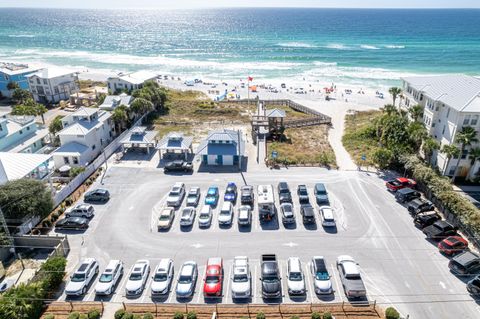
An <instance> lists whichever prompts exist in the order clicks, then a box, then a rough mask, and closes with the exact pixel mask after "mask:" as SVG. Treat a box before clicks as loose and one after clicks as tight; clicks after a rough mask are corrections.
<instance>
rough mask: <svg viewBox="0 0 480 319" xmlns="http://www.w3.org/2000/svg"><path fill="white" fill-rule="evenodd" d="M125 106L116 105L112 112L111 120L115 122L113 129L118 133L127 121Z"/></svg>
mask: <svg viewBox="0 0 480 319" xmlns="http://www.w3.org/2000/svg"><path fill="white" fill-rule="evenodd" d="M127 110H128V109H127V107H126V106H125V105H123V104H122V105H120V106H118V107H117V108H116V109H115V110H113V113H112V120H113V122H114V123H115V131H116V132H117V133H120V132H121V131H122V129H123V128H124V127H125V123H126V122H127V121H128V113H127Z"/></svg>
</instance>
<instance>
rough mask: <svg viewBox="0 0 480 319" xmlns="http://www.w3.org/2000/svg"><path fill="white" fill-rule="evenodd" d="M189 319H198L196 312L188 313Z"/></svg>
mask: <svg viewBox="0 0 480 319" xmlns="http://www.w3.org/2000/svg"><path fill="white" fill-rule="evenodd" d="M187 319H197V313H196V312H195V311H190V312H188V313H187Z"/></svg>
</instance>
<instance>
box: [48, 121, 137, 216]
mask: <svg viewBox="0 0 480 319" xmlns="http://www.w3.org/2000/svg"><path fill="white" fill-rule="evenodd" d="M145 116H146V114H145V115H143V116H142V117H141V118H140V119H139V120H138V121H137V122H135V124H134V125H133V126H132V127H131V128H130V130H131V129H132V128H134V127H135V126H138V125H140V124H141V123H142V120H143V118H144V117H145ZM130 130H126V131H125V132H123V133H122V134H120V135H119V136H117V137H116V138H115V139H114V140H113V141H112V142H111V143H110V144H108V145H107V147H105V148H104V150H103V152H102V153H100V154H99V155H98V157H97V158H96V159H95V160H94V161H93V162H92V163H91V164H90V165H88V166H86V167H85V171H83V172H82V173H80V174H78V175H77V176H76V177H75V178H74V179H72V180H71V181H70V183H68V185H67V186H65V187H64V188H62V189H61V190H60V191H59V192H58V193H56V194H55V195H54V196H53V204H54V207H57V206H58V205H59V204H60V203H61V202H63V201H64V200H65V198H67V197H68V196H70V194H72V193H73V192H74V191H75V190H76V189H77V188H78V187H79V186H80V185H82V184H83V182H84V181H85V180H86V179H87V178H88V177H89V176H90V175H92V174H93V173H94V172H95V171H96V170H97V169H98V168H99V167H100V166H102V165H103V163H105V161H106V160H107V159H108V158H109V157H110V156H112V154H113V153H114V152H115V151H116V150H117V149H118V148H119V147H120V145H121V143H120V142H121V141H122V140H123V139H124V138H125V136H127V134H129V132H130Z"/></svg>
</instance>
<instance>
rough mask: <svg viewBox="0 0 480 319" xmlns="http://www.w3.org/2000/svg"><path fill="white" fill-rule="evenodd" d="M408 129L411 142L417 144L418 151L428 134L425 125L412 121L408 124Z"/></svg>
mask: <svg viewBox="0 0 480 319" xmlns="http://www.w3.org/2000/svg"><path fill="white" fill-rule="evenodd" d="M407 131H408V134H409V135H410V140H411V144H412V145H415V151H418V150H419V149H420V146H421V145H422V141H423V140H424V139H425V138H426V137H427V136H428V134H427V130H426V129H425V126H424V125H423V123H420V122H411V123H410V124H409V125H408V128H407Z"/></svg>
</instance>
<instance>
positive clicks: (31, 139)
mask: <svg viewBox="0 0 480 319" xmlns="http://www.w3.org/2000/svg"><path fill="white" fill-rule="evenodd" d="M47 136H48V129H46V128H43V127H40V128H39V127H38V125H37V123H36V122H35V117H34V116H24V115H7V116H5V117H3V118H0V152H10V153H36V152H38V151H39V150H40V149H41V148H42V147H43V146H44V144H45V143H44V140H45V138H46V137H47Z"/></svg>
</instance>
